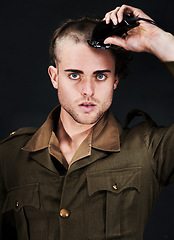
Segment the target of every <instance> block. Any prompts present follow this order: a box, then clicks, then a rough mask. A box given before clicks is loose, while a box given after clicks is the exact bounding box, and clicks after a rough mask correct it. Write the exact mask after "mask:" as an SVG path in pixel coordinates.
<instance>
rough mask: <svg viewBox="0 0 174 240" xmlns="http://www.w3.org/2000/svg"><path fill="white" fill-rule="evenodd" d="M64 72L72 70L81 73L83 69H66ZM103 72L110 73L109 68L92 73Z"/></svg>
mask: <svg viewBox="0 0 174 240" xmlns="http://www.w3.org/2000/svg"><path fill="white" fill-rule="evenodd" d="M65 72H74V73H80V74H83V71H81V70H78V69H66V70H65ZM105 72H109V73H110V72H111V70H109V69H103V70H97V71H95V72H94V73H93V74H101V73H105Z"/></svg>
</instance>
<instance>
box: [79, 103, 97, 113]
mask: <svg viewBox="0 0 174 240" xmlns="http://www.w3.org/2000/svg"><path fill="white" fill-rule="evenodd" d="M95 106H96V105H95V104H94V103H92V102H83V103H81V104H79V107H80V108H81V109H82V110H83V111H87V112H90V111H93V110H94V108H95Z"/></svg>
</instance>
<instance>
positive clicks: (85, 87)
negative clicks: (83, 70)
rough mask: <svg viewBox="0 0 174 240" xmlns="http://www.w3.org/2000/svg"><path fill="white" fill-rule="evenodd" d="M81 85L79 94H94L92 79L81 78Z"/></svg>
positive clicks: (88, 95) (86, 95)
mask: <svg viewBox="0 0 174 240" xmlns="http://www.w3.org/2000/svg"><path fill="white" fill-rule="evenodd" d="M81 84H82V86H81V94H82V95H83V96H84V97H92V96H94V88H95V86H94V85H95V83H94V82H93V80H92V79H90V78H89V79H87V78H85V79H83V81H82V83H81Z"/></svg>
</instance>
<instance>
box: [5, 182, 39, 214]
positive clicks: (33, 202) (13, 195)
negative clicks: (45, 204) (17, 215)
mask: <svg viewBox="0 0 174 240" xmlns="http://www.w3.org/2000/svg"><path fill="white" fill-rule="evenodd" d="M24 206H33V207H35V208H39V206H40V203H39V186H38V183H35V184H27V185H25V186H19V187H15V188H12V189H10V190H9V192H8V194H7V198H6V200H5V203H4V206H3V212H8V211H10V210H14V211H16V212H19V211H20V210H21V208H23V207H24Z"/></svg>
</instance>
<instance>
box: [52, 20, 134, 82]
mask: <svg viewBox="0 0 174 240" xmlns="http://www.w3.org/2000/svg"><path fill="white" fill-rule="evenodd" d="M100 21H101V19H100V18H89V17H83V18H80V19H69V20H68V21H66V22H65V23H64V24H63V25H62V26H61V27H59V28H58V29H57V30H56V31H55V32H54V34H53V36H52V38H51V43H50V48H49V54H50V60H51V64H53V65H54V66H56V62H57V61H58V56H57V54H56V46H57V45H58V43H59V42H60V41H61V40H62V39H64V38H68V39H72V40H73V41H74V42H75V43H80V42H82V43H87V40H90V39H91V37H92V32H93V29H94V27H95V26H96V24H97V23H98V22H100ZM109 50H110V51H111V53H112V54H113V55H114V58H115V74H116V75H118V76H119V78H120V79H121V78H125V77H126V76H127V74H128V63H129V61H130V59H131V58H132V57H131V54H130V52H129V51H127V50H125V49H123V48H122V47H119V46H115V47H114V48H110V49H109ZM107 51H108V50H107Z"/></svg>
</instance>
